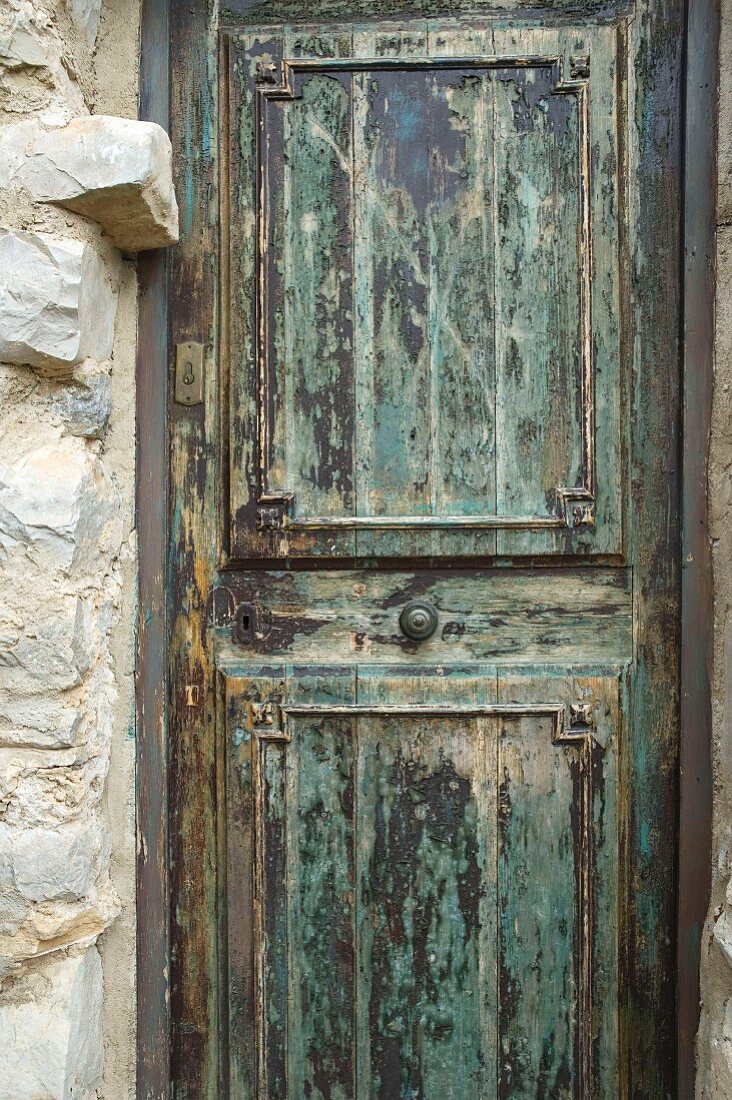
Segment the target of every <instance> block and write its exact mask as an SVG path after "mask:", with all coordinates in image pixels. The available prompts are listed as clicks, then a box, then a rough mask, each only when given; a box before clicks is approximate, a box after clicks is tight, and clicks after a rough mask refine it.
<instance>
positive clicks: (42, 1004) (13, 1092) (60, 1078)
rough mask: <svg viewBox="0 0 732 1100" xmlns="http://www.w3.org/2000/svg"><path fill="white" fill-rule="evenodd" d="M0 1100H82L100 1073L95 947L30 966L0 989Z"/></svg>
mask: <svg viewBox="0 0 732 1100" xmlns="http://www.w3.org/2000/svg"><path fill="white" fill-rule="evenodd" d="M0 1036H2V1039H1V1040H0V1041H1V1042H2V1050H3V1068H2V1074H0V1100H49V1098H53V1100H87V1098H90V1097H96V1096H97V1095H98V1092H97V1088H98V1086H99V1083H100V1079H101V1074H102V965H101V961H100V958H99V953H98V951H97V950H96V948H91V949H90V950H88V951H87V952H86V953H84V954H82V955H76V956H71V957H67V958H61V959H59V960H58V961H56V962H53V963H51V964H50V965H47V966H45V967H44V968H43V969H42V970H32V971H31V972H30V973H28V974H26V975H24V976H23V977H22V978H18V979H16V980H15V982H13V983H11V984H9V985H8V986H7V987H6V988H5V989H3V990H2V991H1V992H0Z"/></svg>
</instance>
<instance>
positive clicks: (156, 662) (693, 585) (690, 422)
mask: <svg viewBox="0 0 732 1100" xmlns="http://www.w3.org/2000/svg"><path fill="white" fill-rule="evenodd" d="M174 7H175V0H142V23H141V67H140V104H139V114H140V118H142V119H147V120H150V121H154V122H158V123H159V124H160V125H161V126H163V127H164V128H165V129H166V130H167V129H168V127H169V118H170V113H169V107H170V104H169V95H170V60H169V53H170V49H169V44H170V11H171V9H173V8H174ZM719 19H720V16H719V0H687V39H686V112H685V123H684V129H685V185H684V196H685V197H684V214H683V220H684V226H683V237H684V267H683V272H684V274H683V318H680V324H681V325H682V337H683V441H682V454H681V455H680V456H679V458H680V460H681V461H682V464H683V478H682V493H683V505H682V512H683V514H682V547H681V551H682V561H683V565H684V567H683V572H682V586H681V588H682V591H681V608H682V612H681V614H682V623H681V629H682V642H681V714H680V724H681V735H680V736H681V742H680V771H679V782H678V789H679V805H678V821H679V849H678V852H679V855H678V881H677V897H678V921H677V1001H678V1003H677V1024H678V1046H677V1066H678V1070H677V1072H678V1096H679V1098H682V1100H687V1098H688V1100H690V1098H691V1097H693V1095H694V1079H695V1051H694V1040H695V1035H696V1031H697V1027H698V1022H699V964H700V958H701V941H702V930H703V927H704V922H705V920H706V914H707V908H708V900H709V892H710V883H711V857H712V851H711V823H712V766H711V759H712V750H711V745H712V736H711V701H712V695H711V692H712V622H713V588H712V563H711V552H710V546H709V538H708V533H707V530H708V529H707V499H706V491H707V453H708V439H709V431H710V423H711V401H712V385H713V361H714V288H715V230H716V201H715V199H716V176H717V163H716V157H717V128H716V117H717V87H718V76H719V72H718V70H719V60H718V54H719V50H718V46H719ZM138 278H139V287H140V296H139V314H138V352H137V402H136V412H137V532H138V547H139V615H138V631H137V656H138V661H137V778H136V800H137V1095H138V1097H140V1098H141V1100H163V1098H167V1097H168V1096H169V1095H170V1081H171V1074H170V1057H171V1042H170V1036H171V1008H170V988H169V975H170V961H171V960H170V950H169V943H170V937H169V908H170V860H169V820H168V782H169V773H168V746H167V713H166V712H167V705H166V704H167V701H168V695H169V688H168V679H169V677H168V668H169V661H168V651H169V622H170V618H169V613H168V612H169V608H168V605H167V600H168V597H167V594H166V574H167V569H168V538H169V530H168V508H167V504H168V461H169V432H168V423H167V402H168V382H169V377H170V354H169V341H168V302H167V299H168V291H167V282H168V264H167V254H166V252H165V251H163V250H156V251H153V252H147V253H142V254H141V255H140V258H139V260H138Z"/></svg>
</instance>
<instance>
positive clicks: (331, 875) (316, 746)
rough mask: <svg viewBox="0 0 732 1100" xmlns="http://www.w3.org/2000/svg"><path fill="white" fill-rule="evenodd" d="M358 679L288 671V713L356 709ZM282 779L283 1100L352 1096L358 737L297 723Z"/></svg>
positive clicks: (310, 720)
mask: <svg viewBox="0 0 732 1100" xmlns="http://www.w3.org/2000/svg"><path fill="white" fill-rule="evenodd" d="M355 680H356V673H355V669H342V670H339V669H334V668H330V669H321V670H318V669H307V670H305V669H303V670H298V669H292V670H291V672H290V676H289V689H288V698H289V700H290V701H291V702H292V703H297V702H307V703H321V704H324V705H328V704H333V703H347V702H353V701H354V699H355ZM289 728H290V730H291V732H292V738H293V740H292V743H291V746H290V752H289V760H288V769H287V772H288V775H287V798H288V833H289V836H290V838H291V841H290V845H289V849H288V860H287V878H286V885H285V884H283V887H282V889H285V888H286V890H287V894H288V930H289V931H288V941H289V942H288V973H289V1007H288V1013H289V1017H288V1018H289V1027H288V1030H289V1037H288V1088H289V1093H288V1095H289V1096H312V1097H314V1098H317V1097H323V1098H325V1097H333V1098H340V1097H342V1098H343V1100H346V1097H351V1096H353V1093H354V1081H355V1063H356V1057H355V1046H356V1035H355V1014H354V1004H355V998H356V982H357V974H356V957H355V956H356V947H355V890H356V884H355V859H354V844H355V825H356V822H355V799H356V794H355V727H354V723H353V720H352V719H351V718H350V717H348V716H341V715H332V716H329V715H327V714H324V715H315V716H302V715H294V716H293V717H292V718H291V719H290V722H289Z"/></svg>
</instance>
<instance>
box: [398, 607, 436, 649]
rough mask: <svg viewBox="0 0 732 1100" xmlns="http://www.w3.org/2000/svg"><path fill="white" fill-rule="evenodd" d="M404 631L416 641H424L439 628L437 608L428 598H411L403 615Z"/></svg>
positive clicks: (400, 618) (402, 625)
mask: <svg viewBox="0 0 732 1100" xmlns="http://www.w3.org/2000/svg"><path fill="white" fill-rule="evenodd" d="M399 626H400V627H401V630H402V633H403V634H406V636H407V638H411V639H412V641H414V642H424V641H425V640H426V639H427V638H431V637H432V635H433V634H434V632H435V631H436V630H437V608H436V607H433V605H432V604H431V603H427V601H426V600H410V602H409V603H408V604H407V605H406V607H405V608H404V610H403V611H402V613H401V615H400V616H399Z"/></svg>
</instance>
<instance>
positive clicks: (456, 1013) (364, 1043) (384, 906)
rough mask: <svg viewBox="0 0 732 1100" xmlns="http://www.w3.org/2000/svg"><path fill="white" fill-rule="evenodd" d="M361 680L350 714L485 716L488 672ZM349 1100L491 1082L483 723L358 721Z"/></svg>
mask: <svg viewBox="0 0 732 1100" xmlns="http://www.w3.org/2000/svg"><path fill="white" fill-rule="evenodd" d="M471 672H473V670H471V671H468V670H462V671H461V670H457V669H455V670H451V675H450V676H449V677H448V678H446V679H445V680H443V681H442V682H440V681H439V680H438V679H436V678H435V676H434V673H433V672H431V671H427V670H425V672H424V675H422V676H420V675H419V674H414V673H413V672H412V671H411V670H410V672H409V673H408V674H404V675H402V676H399V674H398V672H397V670H394V669H391V670H383V671H381V672H377V671H376V670H375V669H373V670H368V669H366V670H363V672H362V673H361V674H360V675H359V703H360V704H365V703H371V702H381V703H384V702H386V701H397V702H400V703H409V702H413V703H420V702H428V703H430V704H434V703H436V702H438V701H442V700H445V701H446V702H445V705H446V711H448V712H449V703H448V702H447V700H449V699H451V698H452V699H456V698H457V699H459V700H460V702H461V703H463V704H465V703H467V702H469V701H475V702H476V703H484V702H486V701H487V700H490V699H491V698H492V696H493V690H494V684H495V678H494V676H493V674H492V671H491V670H489V669H486V670H485V674H484V675H483V676H481V675H479V674H478V675H476V674H475V673H473V675H471ZM358 729H359V735H358V736H359V754H358V761H359V762H358V784H357V792H358V805H359V809H358V840H357V853H358V855H357V860H358V864H357V884H358V890H357V898H358V900H359V914H358V930H359V974H360V987H359V1004H358V1009H357V1011H358V1017H359V1064H358V1090H357V1093H356V1095H357V1096H358V1097H361V1098H362V1100H367V1098H370V1097H380V1098H383V1100H386V1098H388V1097H389V1098H390V1097H393V1096H395V1095H403V1094H404V1093H405V1091H406V1090H408V1091H409V1093H410V1094H411V1095H424V1096H433V1095H435V1096H445V1097H446V1098H447V1100H458V1098H459V1097H463V1096H465V1093H466V1091H468V1092H470V1094H471V1095H474V1096H476V1097H479V1098H485V1100H488V1098H489V1097H492V1096H494V1082H495V1076H496V1049H495V1039H496V1034H495V1020H496V1003H495V991H496V969H495V944H496V924H495V919H496V896H495V860H496V850H495V830H494V828H493V824H494V821H495V816H496V794H497V787H496V783H495V775H496V772H495V766H496V761H495V751H496V726H495V720H494V719H493V718H492V717H489V716H485V717H479V716H472V717H463V716H459V715H449V713H446V715H445V716H444V717H426V716H424V717H421V716H420V717H417V716H414V717H410V716H408V715H406V716H405V715H403V714H399V715H396V714H395V715H360V716H359V718H358Z"/></svg>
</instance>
